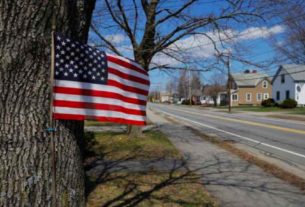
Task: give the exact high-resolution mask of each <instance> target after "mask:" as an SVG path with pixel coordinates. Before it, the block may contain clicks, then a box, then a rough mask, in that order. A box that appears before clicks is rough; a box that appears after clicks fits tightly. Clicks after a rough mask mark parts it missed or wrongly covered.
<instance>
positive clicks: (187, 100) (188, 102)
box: [181, 99, 195, 105]
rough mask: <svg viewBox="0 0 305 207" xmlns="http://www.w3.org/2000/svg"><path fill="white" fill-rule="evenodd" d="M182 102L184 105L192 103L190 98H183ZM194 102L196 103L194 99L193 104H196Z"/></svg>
mask: <svg viewBox="0 0 305 207" xmlns="http://www.w3.org/2000/svg"><path fill="white" fill-rule="evenodd" d="M181 104H183V105H190V99H185V100H183V101H182V103H181ZM194 104H195V103H194V101H192V105H194Z"/></svg>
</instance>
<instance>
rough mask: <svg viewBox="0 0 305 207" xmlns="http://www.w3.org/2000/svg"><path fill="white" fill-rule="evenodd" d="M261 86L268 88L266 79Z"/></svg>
mask: <svg viewBox="0 0 305 207" xmlns="http://www.w3.org/2000/svg"><path fill="white" fill-rule="evenodd" d="M263 88H268V81H266V80H264V81H263Z"/></svg>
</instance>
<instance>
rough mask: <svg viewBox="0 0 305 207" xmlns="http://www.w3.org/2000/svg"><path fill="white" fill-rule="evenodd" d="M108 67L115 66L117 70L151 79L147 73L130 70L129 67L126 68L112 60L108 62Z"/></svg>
mask: <svg viewBox="0 0 305 207" xmlns="http://www.w3.org/2000/svg"><path fill="white" fill-rule="evenodd" d="M108 68H115V69H116V70H118V71H120V72H122V73H126V74H130V75H133V76H136V77H138V78H142V79H144V80H148V81H149V77H148V76H147V75H144V74H142V73H139V72H137V71H134V70H130V69H129V68H125V67H123V66H122V65H118V64H115V63H112V62H108Z"/></svg>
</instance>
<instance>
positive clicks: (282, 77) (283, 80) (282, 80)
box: [281, 74, 285, 83]
mask: <svg viewBox="0 0 305 207" xmlns="http://www.w3.org/2000/svg"><path fill="white" fill-rule="evenodd" d="M281 83H285V74H282V75H281Z"/></svg>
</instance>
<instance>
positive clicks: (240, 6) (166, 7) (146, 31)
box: [92, 0, 257, 136]
mask: <svg viewBox="0 0 305 207" xmlns="http://www.w3.org/2000/svg"><path fill="white" fill-rule="evenodd" d="M129 2H131V4H126V3H125V2H124V3H123V1H122V0H113V1H109V0H104V4H103V5H102V6H101V7H100V12H98V13H97V14H101V16H100V17H101V18H100V19H99V18H98V17H97V18H95V19H94V23H93V24H92V30H93V31H94V32H95V33H96V36H97V38H98V40H99V41H98V42H97V44H96V45H98V46H102V47H104V48H107V49H109V50H111V51H112V52H114V53H116V54H118V55H123V52H122V51H123V50H125V49H129V48H128V47H127V48H126V47H118V46H117V45H116V44H114V43H113V41H111V40H109V38H107V36H108V34H109V32H110V31H111V32H116V33H118V32H120V33H121V34H124V35H125V36H126V37H127V38H128V40H129V43H130V45H131V47H130V49H131V51H132V53H133V56H134V59H135V60H136V61H137V62H138V63H140V64H141V65H142V66H143V68H144V69H145V70H147V71H148V70H153V69H156V68H161V69H173V68H176V69H177V68H178V67H173V66H172V65H169V64H167V63H163V62H161V63H160V62H159V63H158V62H154V61H153V58H154V57H155V56H157V55H160V54H162V55H165V56H166V57H168V58H172V59H174V60H176V61H177V62H178V63H181V64H195V65H196V64H199V63H200V62H201V63H202V61H194V60H191V59H190V58H189V57H188V56H187V55H183V54H184V51H183V50H182V49H181V45H179V44H176V43H177V42H178V41H180V40H181V39H183V38H185V37H187V36H189V35H199V36H204V37H206V38H208V39H209V40H210V41H211V43H212V44H214V46H215V49H217V48H216V43H215V37H216V38H217V37H219V38H223V34H221V33H222V32H223V31H227V30H228V28H229V27H228V26H229V25H230V22H235V23H239V24H244V23H246V22H247V21H250V20H251V19H252V17H255V18H256V17H257V14H256V12H255V10H254V9H253V7H251V6H252V0H247V1H240V0H227V1H224V3H223V4H222V6H220V7H219V11H218V12H213V11H211V12H208V13H207V12H202V14H196V12H192V9H194V8H195V7H205V6H207V2H202V1H199V0H182V1H177V2H174V4H173V2H168V1H165V0H163V1H162V0H132V1H129ZM254 2H255V1H254ZM202 11H204V9H203V10H202ZM105 19H107V20H105ZM106 29H107V31H106ZM211 31H213V34H216V35H214V36H213V37H211V36H210V35H209V34H210V32H211ZM182 69H183V67H182ZM204 70H206V69H204ZM132 129H134V130H131V132H135V133H132V134H133V135H135V136H138V135H139V133H140V130H139V129H137V128H132Z"/></svg>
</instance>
